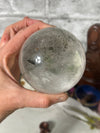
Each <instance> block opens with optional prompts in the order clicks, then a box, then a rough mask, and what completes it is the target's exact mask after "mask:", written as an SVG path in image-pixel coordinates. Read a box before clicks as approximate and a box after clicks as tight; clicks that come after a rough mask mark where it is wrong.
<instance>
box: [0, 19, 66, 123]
mask: <svg viewBox="0 0 100 133" xmlns="http://www.w3.org/2000/svg"><path fill="white" fill-rule="evenodd" d="M46 27H52V26H51V25H48V24H46V23H44V22H42V21H39V20H34V19H30V18H28V17H25V18H24V19H23V20H21V21H19V22H16V23H14V24H12V25H10V26H8V27H7V28H6V29H5V31H4V33H3V36H2V38H1V41H0V122H1V121H2V120H4V119H5V118H6V117H7V116H8V115H9V114H11V113H13V112H14V111H15V110H17V109H20V108H25V107H33V108H37V107H38V108H47V107H49V106H50V105H52V104H55V103H58V102H63V101H65V100H66V99H67V98H68V96H67V95H66V94H65V93H61V94H55V95H53V94H52V95H50V94H44V93H40V92H34V91H32V90H28V89H25V88H23V87H22V86H21V85H20V84H19V82H18V81H19V76H20V70H19V66H18V56H19V51H20V49H21V46H22V45H23V43H24V41H25V40H26V39H27V38H28V37H29V36H30V35H31V34H32V33H34V32H36V31H38V30H40V29H43V28H46Z"/></svg>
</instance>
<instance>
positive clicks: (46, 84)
mask: <svg viewBox="0 0 100 133" xmlns="http://www.w3.org/2000/svg"><path fill="white" fill-rule="evenodd" d="M85 63H86V62H85V52H84V49H83V47H82V44H81V43H80V41H79V40H78V39H77V38H76V37H75V36H74V35H72V34H71V33H70V32H68V31H66V30H64V29H60V28H57V27H49V28H45V29H42V30H39V31H37V32H35V33H33V34H32V35H31V36H30V37H29V38H28V39H27V40H26V41H25V43H24V44H23V46H22V48H21V50H20V55H19V67H20V71H21V74H22V76H23V78H24V79H25V80H26V81H27V82H28V83H29V84H30V85H31V86H32V87H33V88H34V89H36V90H37V91H39V92H43V93H50V94H55V93H62V92H65V91H68V90H69V89H71V88H72V87H73V86H75V85H76V84H77V82H78V81H79V80H80V78H81V77H82V75H83V72H84V69H85Z"/></svg>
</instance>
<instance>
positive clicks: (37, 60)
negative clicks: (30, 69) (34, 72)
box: [35, 56, 42, 64]
mask: <svg viewBox="0 0 100 133" xmlns="http://www.w3.org/2000/svg"><path fill="white" fill-rule="evenodd" d="M41 62H42V60H41V57H40V56H36V58H35V63H36V64H41Z"/></svg>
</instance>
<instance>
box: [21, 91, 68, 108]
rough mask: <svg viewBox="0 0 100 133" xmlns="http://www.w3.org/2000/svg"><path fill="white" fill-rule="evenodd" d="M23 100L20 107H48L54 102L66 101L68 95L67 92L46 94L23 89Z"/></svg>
mask: <svg viewBox="0 0 100 133" xmlns="http://www.w3.org/2000/svg"><path fill="white" fill-rule="evenodd" d="M21 91H22V93H20V94H21V99H22V100H21V101H20V107H21V108H23V107H35V108H47V107H49V106H51V105H52V104H55V103H58V102H63V101H65V100H66V99H67V98H68V96H67V94H65V93H62V94H54V95H53V94H52V95H51V94H44V93H40V92H34V91H31V90H26V89H21Z"/></svg>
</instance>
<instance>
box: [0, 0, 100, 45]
mask: <svg viewBox="0 0 100 133" xmlns="http://www.w3.org/2000/svg"><path fill="white" fill-rule="evenodd" d="M25 16H29V17H31V18H35V19H39V20H43V21H44V22H47V23H50V24H53V25H56V26H58V27H60V28H64V29H66V30H68V31H70V32H72V33H73V34H74V35H75V36H76V37H77V38H78V39H79V40H80V41H81V42H82V44H83V45H84V46H85V44H86V40H87V30H88V28H89V27H90V26H91V25H92V24H94V23H99V22H100V0H0V36H2V33H3V31H4V29H5V27H6V26H8V25H10V24H12V23H14V22H16V21H19V20H20V19H22V18H23V17H25Z"/></svg>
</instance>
